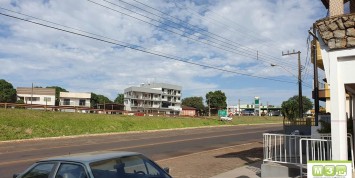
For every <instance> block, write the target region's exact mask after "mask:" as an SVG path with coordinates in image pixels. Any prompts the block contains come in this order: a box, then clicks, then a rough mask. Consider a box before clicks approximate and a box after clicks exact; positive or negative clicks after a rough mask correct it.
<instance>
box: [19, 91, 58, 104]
mask: <svg viewBox="0 0 355 178" xmlns="http://www.w3.org/2000/svg"><path fill="white" fill-rule="evenodd" d="M16 92H17V100H22V101H23V102H24V103H25V104H40V105H48V106H54V105H55V89H54V88H31V87H17V88H16Z"/></svg>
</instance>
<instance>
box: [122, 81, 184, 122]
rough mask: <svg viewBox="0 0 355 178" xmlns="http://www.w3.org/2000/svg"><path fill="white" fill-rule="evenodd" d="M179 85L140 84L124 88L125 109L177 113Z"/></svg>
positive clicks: (155, 112) (178, 107)
mask: <svg viewBox="0 0 355 178" xmlns="http://www.w3.org/2000/svg"><path fill="white" fill-rule="evenodd" d="M181 90H182V87H181V86H177V85H172V84H167V83H148V84H141V85H140V86H139V87H135V86H132V87H129V88H126V89H125V90H124V105H125V109H126V110H127V111H134V112H144V113H150V114H172V115H179V114H180V112H181Z"/></svg>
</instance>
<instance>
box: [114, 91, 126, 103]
mask: <svg viewBox="0 0 355 178" xmlns="http://www.w3.org/2000/svg"><path fill="white" fill-rule="evenodd" d="M114 102H115V103H117V104H123V102H124V95H123V94H120V93H118V94H117V97H116V99H115V100H114Z"/></svg>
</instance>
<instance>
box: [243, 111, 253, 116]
mask: <svg viewBox="0 0 355 178" xmlns="http://www.w3.org/2000/svg"><path fill="white" fill-rule="evenodd" d="M241 113H242V116H254V115H255V113H254V111H249V110H244V111H242V112H241Z"/></svg>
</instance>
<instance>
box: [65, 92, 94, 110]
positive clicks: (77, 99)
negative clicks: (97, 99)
mask: <svg viewBox="0 0 355 178" xmlns="http://www.w3.org/2000/svg"><path fill="white" fill-rule="evenodd" d="M90 99H91V93H74V92H60V93H59V106H71V107H86V108H89V107H90ZM65 111H67V112H74V111H75V110H74V109H65ZM81 111H82V112H87V110H82V109H81Z"/></svg>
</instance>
